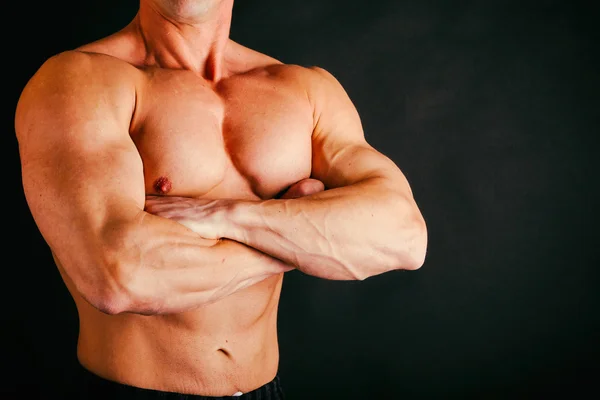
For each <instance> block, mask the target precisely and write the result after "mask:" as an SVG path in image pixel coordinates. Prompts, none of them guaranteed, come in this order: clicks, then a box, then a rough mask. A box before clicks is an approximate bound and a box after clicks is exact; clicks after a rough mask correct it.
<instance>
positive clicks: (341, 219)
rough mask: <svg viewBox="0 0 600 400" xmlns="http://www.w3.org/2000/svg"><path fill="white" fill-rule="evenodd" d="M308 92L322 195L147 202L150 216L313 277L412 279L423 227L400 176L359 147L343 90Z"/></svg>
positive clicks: (321, 87)
mask: <svg viewBox="0 0 600 400" xmlns="http://www.w3.org/2000/svg"><path fill="white" fill-rule="evenodd" d="M313 76H314V78H313V80H312V81H311V82H310V83H308V84H307V87H309V88H310V89H311V90H310V91H309V93H311V94H312V96H311V101H312V103H313V108H314V110H315V116H316V118H315V120H316V124H315V129H314V133H313V140H312V144H313V154H312V160H313V161H312V162H313V165H312V174H311V178H314V179H317V180H319V181H321V182H323V183H324V184H325V187H326V189H327V190H325V191H321V192H317V193H314V194H311V195H308V196H302V197H299V198H291V199H272V200H266V201H246V200H222V201H217V202H210V201H209V202H208V203H207V201H206V200H202V199H191V200H186V199H180V198H173V197H150V198H149V199H148V200H147V202H146V210H147V211H149V212H151V213H154V214H157V215H162V216H164V217H167V218H171V219H174V220H177V221H179V222H181V223H183V224H185V225H186V226H188V227H189V228H190V229H192V230H194V231H195V232H197V233H199V234H200V235H201V236H203V237H206V238H215V239H218V238H228V239H232V240H235V241H237V242H240V243H244V244H247V245H248V246H251V247H253V248H255V249H258V250H260V251H262V252H264V253H267V254H269V255H271V256H273V257H276V258H278V259H280V260H283V261H285V262H286V263H288V264H291V265H294V266H295V267H296V268H297V269H299V270H301V271H302V272H304V273H307V274H309V275H313V276H317V277H321V278H326V279H335V280H349V279H360V280H362V279H365V278H367V277H370V276H373V275H378V274H381V273H383V272H387V271H390V270H395V269H408V270H412V269H417V268H419V267H420V266H421V265H422V264H423V262H424V258H425V251H426V245H427V243H426V242H427V235H426V227H425V222H424V220H423V217H422V215H421V213H420V211H419V209H418V207H417V205H416V203H415V200H414V198H413V196H412V191H411V189H410V186H409V184H408V182H407V180H406V178H405V177H404V175H403V173H402V172H401V171H400V169H399V168H398V167H397V166H396V165H395V164H394V163H393V162H392V161H391V160H390V159H389V158H387V157H386V156H384V155H383V154H381V153H380V152H378V151H376V150H375V149H374V148H372V147H371V146H370V145H369V144H368V143H367V142H366V140H365V137H364V134H363V130H362V126H361V122H360V118H359V115H358V113H357V111H356V109H355V107H354V106H353V104H352V102H351V101H350V99H349V97H348V96H347V94H346V92H345V91H344V89H343V88H342V86H341V85H340V84H339V82H338V81H337V80H336V79H335V78H334V77H333V76H332V75H330V74H329V73H328V72H326V71H324V70H322V69H318V68H315V69H314V70H313Z"/></svg>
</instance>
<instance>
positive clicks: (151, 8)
mask: <svg viewBox="0 0 600 400" xmlns="http://www.w3.org/2000/svg"><path fill="white" fill-rule="evenodd" d="M175 3H176V4H175ZM232 8H233V0H221V1H219V0H179V1H170V0H162V1H157V0H141V1H140V8H139V10H138V13H137V15H136V17H135V19H134V21H133V25H134V26H135V27H136V28H137V30H138V32H139V34H140V35H141V37H142V40H143V41H144V44H145V47H146V57H145V63H146V64H147V65H158V66H160V67H162V68H172V69H187V70H191V71H194V72H196V73H198V74H200V75H202V76H203V77H204V78H205V79H208V80H212V81H217V80H219V79H220V78H221V77H222V76H223V75H224V73H225V71H223V68H224V63H223V58H224V52H225V47H226V46H227V43H228V40H229V29H230V26H231V15H232Z"/></svg>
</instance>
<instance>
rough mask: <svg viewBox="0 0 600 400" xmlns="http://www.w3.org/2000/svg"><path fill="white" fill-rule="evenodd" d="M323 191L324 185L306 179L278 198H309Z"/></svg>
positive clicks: (315, 180)
mask: <svg viewBox="0 0 600 400" xmlns="http://www.w3.org/2000/svg"><path fill="white" fill-rule="evenodd" d="M323 190H325V185H324V184H323V182H321V181H320V180H318V179H313V178H306V179H302V180H301V181H298V182H296V183H294V184H293V185H292V186H290V187H289V188H288V189H287V190H286V191H285V192H284V193H283V194H282V195H281V196H280V197H279V198H280V199H297V198H298V197H304V196H310V195H311V194H315V193H319V192H322V191H323Z"/></svg>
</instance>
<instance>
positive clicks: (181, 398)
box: [74, 366, 284, 400]
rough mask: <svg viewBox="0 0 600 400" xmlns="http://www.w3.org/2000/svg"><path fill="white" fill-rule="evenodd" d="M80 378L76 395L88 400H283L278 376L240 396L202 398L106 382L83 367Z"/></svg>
mask: <svg viewBox="0 0 600 400" xmlns="http://www.w3.org/2000/svg"><path fill="white" fill-rule="evenodd" d="M80 376H81V378H80V380H79V382H78V384H77V386H78V389H77V390H75V391H74V392H75V393H74V394H75V396H76V397H77V398H78V399H82V400H83V399H85V400H100V399H102V400H109V399H110V400H125V399H127V400H146V399H148V400H150V399H161V400H283V399H284V395H283V390H282V388H281V383H280V379H279V375H277V376H276V377H275V378H274V379H273V380H272V381H271V382H269V383H266V384H265V385H263V386H261V387H259V388H257V389H255V390H253V391H251V392H247V393H244V394H242V395H241V396H220V397H219V396H217V397H215V396H212V397H211V396H200V395H190V394H181V393H172V392H163V391H159V390H153V389H144V388H139V387H135V386H129V385H125V384H122V383H118V382H114V381H111V380H107V379H104V378H102V377H100V376H98V375H96V374H94V373H93V372H91V371H89V370H87V369H86V368H84V367H83V366H81V374H80Z"/></svg>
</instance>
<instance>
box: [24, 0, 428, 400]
mask: <svg viewBox="0 0 600 400" xmlns="http://www.w3.org/2000/svg"><path fill="white" fill-rule="evenodd" d="M232 8H233V0H179V1H176V0H141V1H140V4H139V10H138V12H137V14H136V15H135V17H134V18H133V20H132V21H131V22H130V23H129V24H128V25H127V26H125V27H124V28H123V29H122V30H120V31H118V32H115V33H114V34H112V35H110V36H108V37H105V38H102V39H100V40H98V41H95V42H93V43H89V44H86V45H84V46H81V47H79V48H77V49H73V50H68V51H64V52H61V53H60V54H56V55H55V56H53V57H51V58H49V59H48V60H47V61H46V62H45V63H43V65H41V67H40V68H39V70H38V71H37V72H36V73H35V74H34V76H33V77H32V78H31V79H30V81H29V82H28V83H27V85H26V87H25V88H24V90H23V92H22V94H21V97H20V99H19V102H18V105H17V109H16V116H15V128H16V134H17V138H18V143H19V151H20V157H21V163H22V178H23V187H24V191H25V195H26V199H27V202H28V205H29V207H30V210H31V212H32V215H33V217H34V219H35V222H36V224H37V226H38V227H39V230H40V232H41V234H42V235H43V237H44V239H45V240H46V242H47V244H48V246H49V248H50V250H51V251H52V254H53V256H54V260H55V261H56V264H57V267H58V269H59V271H60V274H61V276H62V277H63V279H64V282H65V284H66V286H67V288H68V290H69V291H70V293H71V295H72V296H73V299H74V301H75V304H76V306H77V310H78V313H79V320H80V332H79V339H78V348H77V356H78V359H79V361H80V362H81V364H82V365H83V366H84V367H85V368H87V369H88V370H90V371H91V372H93V373H95V374H97V375H99V376H101V377H104V378H106V379H110V380H114V381H117V382H120V383H124V384H129V385H133V386H138V387H144V388H151V389H156V390H164V391H172V392H179V393H187V394H202V395H208V396H225V395H231V394H233V393H235V392H238V391H241V392H248V391H251V390H253V389H256V388H258V387H260V386H261V385H263V384H265V383H267V382H269V381H271V380H272V379H273V378H274V377H275V375H276V373H277V371H278V362H279V351H278V343H277V307H278V302H279V296H280V291H281V285H282V279H283V276H284V274H285V272H287V271H291V270H294V269H295V270H299V271H301V272H302V273H305V274H309V275H312V276H314V277H317V278H323V279H334V280H363V279H366V278H368V277H371V276H374V275H378V274H382V273H385V272H389V271H394V270H415V269H418V268H419V267H421V265H422V264H423V262H424V259H425V253H426V247H427V232H426V226H425V222H424V220H423V217H422V215H421V212H420V210H419V208H418V207H417V205H416V202H415V200H414V198H413V194H412V192H411V189H410V186H409V184H408V182H407V180H406V178H405V176H404V174H403V173H402V172H401V170H400V169H399V168H398V166H397V165H396V164H395V163H394V162H392V161H391V160H390V159H389V158H388V157H386V156H384V155H383V154H382V153H380V152H379V151H377V150H375V149H374V148H373V147H372V146H371V145H369V144H368V143H367V142H366V140H365V137H364V133H363V129H362V126H361V121H360V118H359V115H358V113H357V111H356V109H355V107H354V106H353V104H352V102H351V100H350V99H349V97H348V95H347V93H346V92H345V90H344V89H343V87H342V86H341V85H340V83H339V82H338V80H337V79H336V78H335V77H334V76H333V75H332V74H330V73H329V72H327V71H325V70H324V69H322V68H319V67H303V66H298V65H289V64H284V63H282V62H280V61H278V60H276V59H273V58H272V57H269V56H267V55H265V54H261V53H259V52H257V51H254V50H252V49H249V48H247V47H244V46H242V45H241V44H238V43H236V42H234V41H232V40H231V39H230V38H229V28H230V23H231V14H232Z"/></svg>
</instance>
